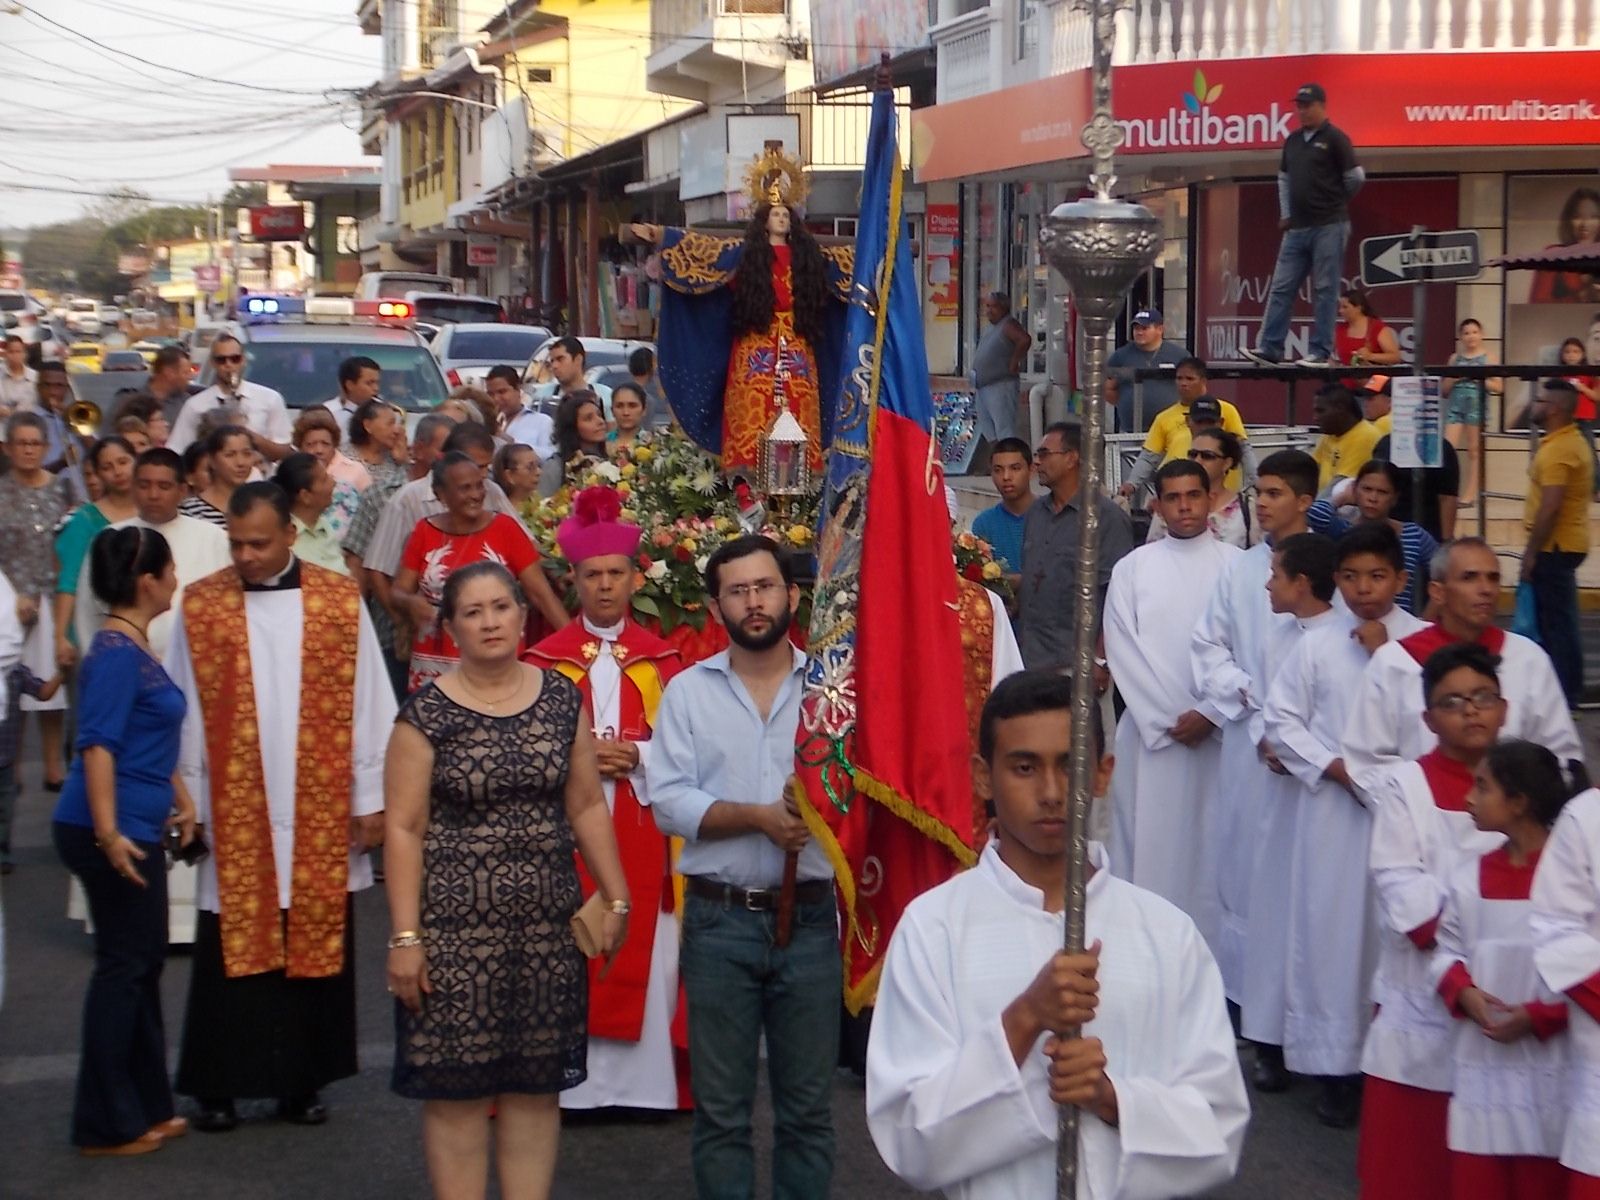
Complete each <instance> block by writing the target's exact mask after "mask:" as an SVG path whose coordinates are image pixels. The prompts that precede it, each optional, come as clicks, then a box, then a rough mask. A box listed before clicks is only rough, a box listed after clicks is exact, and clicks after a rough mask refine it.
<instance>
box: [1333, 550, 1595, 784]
mask: <svg viewBox="0 0 1600 1200" xmlns="http://www.w3.org/2000/svg"><path fill="white" fill-rule="evenodd" d="M1428 597H1429V599H1430V600H1432V601H1433V602H1435V603H1436V604H1438V605H1439V610H1440V611H1439V622H1438V624H1436V625H1430V626H1428V627H1427V628H1426V629H1422V630H1420V631H1418V632H1417V633H1414V634H1412V635H1411V636H1410V637H1407V638H1402V639H1400V640H1399V641H1397V642H1392V643H1390V644H1389V645H1387V646H1384V647H1383V648H1382V649H1380V650H1379V651H1378V652H1377V653H1376V654H1374V655H1373V656H1372V663H1371V665H1370V666H1369V667H1368V668H1367V672H1366V674H1365V675H1364V676H1363V677H1362V681H1361V691H1360V693H1359V694H1358V695H1357V697H1356V703H1355V706H1354V707H1353V708H1352V709H1351V710H1350V724H1349V725H1347V726H1346V727H1345V732H1344V761H1345V766H1346V767H1347V768H1348V769H1349V771H1350V777H1351V778H1352V779H1353V780H1355V782H1356V783H1357V784H1358V785H1359V786H1360V787H1363V788H1365V789H1366V790H1367V791H1368V792H1374V791H1376V790H1377V788H1378V787H1379V785H1380V782H1381V780H1382V778H1383V776H1384V775H1385V774H1386V773H1387V772H1389V771H1390V770H1392V769H1393V768H1394V767H1396V766H1398V765H1399V764H1400V763H1403V762H1413V761H1415V760H1416V759H1418V758H1421V757H1422V756H1423V755H1424V754H1426V753H1427V752H1428V751H1429V750H1431V749H1432V748H1433V745H1434V740H1435V739H1434V735H1433V733H1432V732H1431V731H1430V730H1429V728H1428V726H1427V725H1426V723H1425V722H1424V721H1423V719H1422V689H1421V683H1420V680H1421V676H1422V664H1423V663H1425V662H1426V661H1427V660H1428V656H1429V655H1430V654H1432V653H1433V652H1434V651H1435V650H1438V649H1440V648H1441V647H1443V646H1447V645H1449V644H1450V643H1451V642H1477V643H1479V644H1481V645H1483V646H1484V647H1486V648H1487V649H1488V650H1489V651H1490V652H1491V653H1493V654H1496V655H1498V656H1499V657H1500V658H1501V659H1502V661H1503V665H1502V667H1501V670H1500V686H1501V690H1502V691H1503V692H1504V694H1505V699H1506V728H1505V732H1506V736H1507V737H1520V738H1526V739H1527V740H1528V741H1530V742H1537V743H1539V745H1541V746H1545V747H1547V748H1548V749H1549V750H1550V751H1551V752H1552V753H1553V754H1554V755H1555V756H1556V757H1557V758H1559V759H1561V760H1562V761H1563V762H1565V761H1566V760H1567V759H1569V758H1577V759H1581V758H1582V757H1583V744H1582V743H1581V742H1580V741H1579V740H1578V731H1577V728H1576V727H1575V726H1574V725H1573V723H1572V714H1571V713H1570V712H1569V711H1568V710H1567V701H1566V697H1565V695H1564V694H1563V693H1562V691H1561V683H1560V681H1559V680H1557V678H1556V672H1555V668H1554V667H1552V666H1551V665H1550V656H1549V655H1547V654H1546V653H1545V652H1544V650H1543V649H1542V648H1540V647H1539V645H1538V644H1537V643H1535V642H1531V641H1529V640H1528V639H1527V638H1525V637H1520V636H1519V635H1517V634H1515V633H1507V632H1505V631H1504V630H1502V629H1500V628H1499V627H1497V626H1496V625H1495V623H1494V619H1495V613H1496V611H1497V610H1498V607H1499V603H1500V560H1499V558H1498V557H1497V556H1496V555H1495V552H1494V550H1493V548H1492V547H1490V545H1489V544H1488V543H1487V542H1485V541H1484V540H1483V539H1482V538H1457V539H1456V540H1455V541H1453V542H1446V543H1445V544H1444V545H1443V546H1441V547H1440V548H1439V551H1438V553H1437V554H1435V555H1434V556H1433V562H1432V564H1431V565H1430V567H1429V579H1428Z"/></svg>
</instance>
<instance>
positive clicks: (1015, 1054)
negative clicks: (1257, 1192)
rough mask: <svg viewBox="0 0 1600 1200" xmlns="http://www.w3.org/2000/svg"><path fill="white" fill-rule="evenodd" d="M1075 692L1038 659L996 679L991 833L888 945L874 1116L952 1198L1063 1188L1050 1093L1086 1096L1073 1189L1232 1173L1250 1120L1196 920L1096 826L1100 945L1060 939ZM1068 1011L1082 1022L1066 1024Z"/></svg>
mask: <svg viewBox="0 0 1600 1200" xmlns="http://www.w3.org/2000/svg"><path fill="white" fill-rule="evenodd" d="M1070 703H1071V685H1070V683H1069V681H1068V680H1067V679H1065V678H1064V677H1061V676H1058V675H1054V674H1049V673H1045V672H1036V671H1034V672H1029V671H1025V672H1022V673H1020V674H1017V675H1013V676H1011V677H1010V678H1008V679H1006V680H1005V681H1003V682H1002V683H1001V684H1000V685H999V686H998V687H996V688H995V691H994V694H993V695H992V696H991V697H990V699H989V702H988V704H987V705H986V706H985V709H984V715H983V720H982V723H981V726H980V730H979V753H978V755H977V756H975V758H974V763H973V776H974V787H975V790H976V792H977V794H978V796H979V797H980V798H983V799H986V800H988V801H989V802H991V803H992V804H993V807H994V811H995V818H996V838H995V840H994V841H993V842H991V843H990V844H989V845H988V846H987V847H986V848H985V849H984V851H983V855H982V857H981V858H980V859H979V862H978V865H977V867H976V868H975V869H973V870H971V871H968V872H965V873H964V874H961V875H958V876H956V877H955V878H954V879H952V880H950V881H949V882H947V883H944V884H942V885H940V886H939V887H937V888H934V889H933V890H932V891H930V892H927V893H925V894H924V895H923V896H921V897H919V898H918V899H916V900H914V901H913V902H912V903H911V905H910V906H909V907H908V908H907V909H906V911H905V914H904V916H902V917H901V920H900V924H899V926H898V927H897V928H896V929H895V933H894V937H893V939H892V941H891V942H890V945H889V952H888V956H887V958H886V960H885V962H884V969H883V977H882V981H881V983H880V985H879V990H878V1006H877V1015H876V1018H875V1020H874V1022H873V1027H872V1040H871V1043H870V1045H869V1047H868V1051H867V1127H868V1129H869V1131H870V1132H871V1134H872V1139H873V1142H874V1144H875V1145H876V1146H877V1148H878V1153H879V1154H880V1155H882V1157H883V1160H884V1162H885V1163H887V1164H888V1166H889V1168H890V1169H891V1170H892V1171H894V1172H895V1174H897V1175H898V1176H900V1177H901V1178H902V1179H904V1180H905V1181H906V1182H907V1183H909V1184H910V1185H911V1186H913V1187H915V1188H918V1189H921V1190H933V1189H939V1190H942V1191H943V1192H944V1193H945V1195H947V1196H950V1197H953V1198H957V1200H1039V1198H1040V1197H1044V1196H1053V1195H1055V1162H1056V1114H1057V1108H1056V1105H1057V1104H1058V1103H1065V1104H1073V1105H1076V1106H1077V1107H1078V1108H1080V1109H1081V1110H1082V1111H1081V1113H1080V1118H1079V1120H1080V1123H1079V1134H1078V1138H1079V1162H1080V1174H1079V1183H1078V1193H1077V1194H1078V1198H1079V1200H1112V1198H1113V1197H1116V1198H1119V1200H1157V1198H1160V1197H1173V1196H1189V1195H1197V1194H1200V1193H1204V1192H1206V1191H1208V1190H1209V1189H1211V1188H1214V1187H1216V1186H1218V1185H1220V1184H1222V1183H1225V1182H1226V1181H1227V1180H1229V1179H1230V1178H1232V1177H1233V1175H1234V1172H1235V1171H1236V1170H1237V1168H1238V1164H1239V1153H1240V1150H1241V1147H1242V1145H1243V1142H1244V1135H1245V1128H1246V1125H1247V1124H1248V1122H1249V1115H1250V1113H1249V1102H1248V1100H1247V1099H1246V1096H1245V1089H1244V1081H1243V1079H1242V1078H1241V1076H1240V1074H1239V1062H1238V1058H1237V1056H1236V1054H1235V1052H1234V1046H1233V1033H1232V1030H1231V1029H1230V1028H1229V1025H1228V1017H1227V1011H1226V1007H1225V1002H1224V1000H1223V996H1222V981H1221V977H1220V976H1219V975H1218V973H1217V968H1216V964H1215V962H1214V961H1213V959H1212V957H1211V953H1210V951H1209V950H1208V949H1207V948H1206V944H1205V941H1204V939H1202V938H1201V937H1200V935H1199V932H1198V931H1197V930H1196V928H1195V926H1194V923H1193V922H1192V921H1191V920H1190V919H1189V918H1188V917H1187V916H1186V915H1184V914H1183V913H1182V912H1180V911H1179V910H1178V909H1176V908H1174V907H1173V906H1172V905H1171V904H1169V903H1168V902H1167V901H1165V900H1163V899H1161V898H1160V897H1158V896H1155V895H1153V894H1151V893H1150V892H1148V891H1145V890H1144V889H1142V888H1139V887H1135V886H1134V885H1132V884H1130V883H1128V882H1126V881H1125V880H1122V879H1119V878H1117V877H1115V876H1114V875H1112V874H1111V873H1110V872H1109V871H1108V870H1107V869H1106V860H1105V855H1104V853H1103V852H1102V851H1101V849H1100V847H1099V846H1098V844H1094V843H1091V849H1090V854H1091V864H1092V866H1091V870H1092V874H1091V877H1090V880H1089V886H1088V895H1087V912H1086V923H1087V930H1088V938H1089V944H1090V945H1089V951H1088V952H1087V953H1084V954H1079V955H1068V954H1066V953H1065V952H1064V951H1062V949H1061V945H1062V923H1063V919H1064V918H1063V908H1064V906H1065V894H1066V814H1067V804H1068V773H1069V770H1070V766H1069V764H1070V760H1071V749H1072V745H1071V742H1072V729H1071V715H1070ZM1095 742H1096V749H1097V752H1098V751H1099V748H1100V737H1099V735H1098V733H1097V734H1096V738H1095ZM1111 766H1112V761H1111V759H1109V758H1103V759H1102V760H1101V762H1100V767H1099V776H1100V778H1099V779H1098V780H1097V788H1096V790H1103V787H1104V784H1105V775H1106V774H1107V773H1108V772H1110V770H1111ZM1096 982H1098V989H1099V990H1098V994H1096V993H1095V990H1094V989H1095V985H1096ZM1075 1025H1082V1036H1081V1038H1072V1039H1068V1038H1064V1037H1061V1036H1059V1034H1058V1031H1060V1030H1064V1029H1069V1028H1071V1027H1073V1026H1075Z"/></svg>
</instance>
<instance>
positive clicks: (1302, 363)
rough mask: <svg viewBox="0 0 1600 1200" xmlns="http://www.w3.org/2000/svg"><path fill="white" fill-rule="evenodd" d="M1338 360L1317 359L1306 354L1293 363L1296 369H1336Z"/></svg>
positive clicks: (1312, 355) (1313, 355)
mask: <svg viewBox="0 0 1600 1200" xmlns="http://www.w3.org/2000/svg"><path fill="white" fill-rule="evenodd" d="M1338 365H1339V360H1338V359H1336V358H1318V357H1317V356H1316V355H1315V354H1308V355H1306V356H1305V357H1304V358H1302V359H1300V360H1299V361H1297V362H1296V363H1295V366H1297V367H1337V366H1338Z"/></svg>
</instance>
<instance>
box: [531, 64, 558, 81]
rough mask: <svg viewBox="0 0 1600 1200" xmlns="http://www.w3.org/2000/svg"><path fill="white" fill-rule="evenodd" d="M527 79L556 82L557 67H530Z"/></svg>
mask: <svg viewBox="0 0 1600 1200" xmlns="http://www.w3.org/2000/svg"><path fill="white" fill-rule="evenodd" d="M527 79H528V82H529V83H554V82H555V81H556V69H555V68H554V67H529V68H528V74H527Z"/></svg>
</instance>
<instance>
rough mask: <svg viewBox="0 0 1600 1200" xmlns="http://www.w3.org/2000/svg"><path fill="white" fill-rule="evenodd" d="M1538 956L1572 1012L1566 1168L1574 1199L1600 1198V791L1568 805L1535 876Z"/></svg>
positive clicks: (1535, 948)
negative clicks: (1570, 1098) (1567, 1001)
mask: <svg viewBox="0 0 1600 1200" xmlns="http://www.w3.org/2000/svg"><path fill="white" fill-rule="evenodd" d="M1531 899H1532V903H1533V918H1532V926H1533V958H1534V963H1535V965H1537V966H1538V968H1539V975H1540V977H1541V978H1543V980H1544V982H1545V984H1546V985H1547V986H1548V987H1549V988H1550V989H1551V990H1552V991H1555V992H1560V993H1564V994H1565V995H1566V997H1567V999H1568V1000H1570V1001H1572V1003H1571V1005H1570V1006H1569V1008H1568V1017H1567V1021H1568V1024H1567V1036H1568V1039H1569V1041H1568V1047H1567V1049H1568V1054H1569V1059H1568V1084H1569V1087H1570V1089H1571V1092H1570V1094H1571V1096H1572V1097H1573V1103H1572V1104H1571V1106H1570V1108H1569V1109H1568V1112H1567V1128H1566V1134H1565V1136H1564V1138H1563V1140H1562V1144H1561V1164H1562V1166H1564V1167H1566V1168H1567V1169H1568V1171H1569V1172H1570V1175H1569V1178H1568V1191H1567V1196H1568V1200H1600V791H1595V790H1594V789H1593V788H1590V789H1589V790H1588V791H1586V792H1584V793H1583V794H1582V795H1579V796H1574V797H1573V798H1572V799H1571V800H1569V801H1567V805H1566V807H1565V808H1563V809H1562V810H1561V816H1559V817H1558V818H1556V823H1555V827H1554V828H1553V829H1552V830H1551V831H1550V840H1549V841H1548V842H1546V843H1545V847H1544V853H1543V854H1542V855H1540V856H1539V869H1538V871H1537V872H1535V874H1534V877H1533V893H1532V896H1531Z"/></svg>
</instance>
